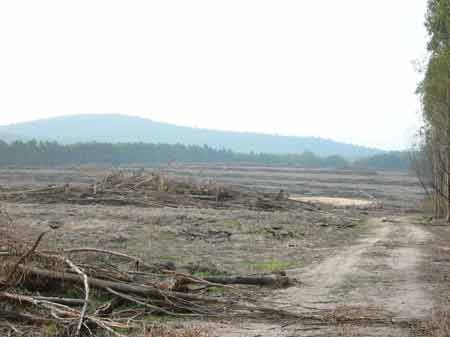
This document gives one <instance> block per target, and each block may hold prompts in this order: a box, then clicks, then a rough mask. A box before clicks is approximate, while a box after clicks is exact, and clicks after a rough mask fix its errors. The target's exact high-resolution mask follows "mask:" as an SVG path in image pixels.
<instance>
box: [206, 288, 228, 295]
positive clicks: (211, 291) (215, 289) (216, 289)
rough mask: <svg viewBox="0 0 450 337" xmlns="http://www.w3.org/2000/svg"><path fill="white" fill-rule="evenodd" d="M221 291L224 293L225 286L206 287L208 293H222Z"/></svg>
mask: <svg viewBox="0 0 450 337" xmlns="http://www.w3.org/2000/svg"><path fill="white" fill-rule="evenodd" d="M223 293H225V288H222V287H209V288H208V294H211V295H222V294H223Z"/></svg>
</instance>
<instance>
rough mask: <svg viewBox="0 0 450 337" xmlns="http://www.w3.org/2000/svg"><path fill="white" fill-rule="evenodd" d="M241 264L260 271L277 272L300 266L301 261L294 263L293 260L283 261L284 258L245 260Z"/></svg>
mask: <svg viewBox="0 0 450 337" xmlns="http://www.w3.org/2000/svg"><path fill="white" fill-rule="evenodd" d="M241 265H242V266H244V267H246V268H248V269H251V270H256V271H260V272H275V271H279V270H283V269H287V268H292V267H298V266H300V263H298V262H297V263H293V262H291V261H282V260H271V261H262V262H255V261H244V262H241Z"/></svg>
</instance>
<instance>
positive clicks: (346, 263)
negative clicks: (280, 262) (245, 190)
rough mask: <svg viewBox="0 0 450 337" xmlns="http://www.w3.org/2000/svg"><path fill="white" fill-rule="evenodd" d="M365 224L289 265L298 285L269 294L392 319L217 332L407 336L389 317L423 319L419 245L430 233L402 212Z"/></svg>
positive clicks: (302, 306)
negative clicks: (355, 234) (351, 240)
mask: <svg viewBox="0 0 450 337" xmlns="http://www.w3.org/2000/svg"><path fill="white" fill-rule="evenodd" d="M369 224H370V226H371V230H370V231H369V232H368V234H367V235H365V236H364V237H363V238H361V239H360V240H359V241H358V242H357V243H356V244H354V245H352V246H349V247H348V248H346V249H344V250H342V249H341V250H340V251H338V252H336V254H335V255H333V256H330V257H329V258H328V259H326V260H324V261H323V262H321V263H320V264H317V265H311V266H309V267H306V268H299V269H293V270H290V271H289V275H290V276H292V277H296V278H298V279H299V280H301V281H302V282H304V284H303V285H301V286H300V287H292V288H288V289H285V290H280V291H278V292H277V293H276V294H275V296H274V298H271V299H270V300H275V301H278V302H283V303H289V304H290V305H289V306H290V309H291V310H297V311H308V310H311V309H312V308H320V309H335V310H337V311H339V310H341V311H344V310H347V311H349V310H351V311H352V312H353V314H352V315H355V313H356V315H360V316H363V315H364V313H365V312H368V311H371V312H379V313H380V314H382V315H384V316H386V317H389V319H390V320H392V321H393V322H394V324H370V323H369V324H358V325H352V324H351V323H350V324H347V325H342V324H337V325H336V324H329V325H328V324H327V325H324V326H303V325H300V324H299V325H288V326H287V327H284V328H283V327H280V326H277V325H266V324H245V323H242V324H241V326H239V327H230V326H222V327H220V328H219V330H216V329H215V331H216V334H217V336H225V337H234V336H264V337H265V336H385V337H386V336H396V337H397V336H411V335H413V334H412V332H411V329H410V328H405V327H399V326H397V325H396V324H395V322H401V321H402V322H403V321H414V320H416V319H425V318H427V317H429V316H430V315H431V310H432V308H433V306H434V301H433V296H432V291H431V289H430V285H429V284H427V283H426V282H424V281H423V277H422V270H423V269H422V265H423V264H424V263H427V258H428V256H427V252H426V250H425V245H426V244H427V242H428V241H429V240H430V239H431V237H432V235H431V234H430V233H429V232H428V231H426V230H425V229H423V227H421V226H416V225H413V224H411V223H410V219H409V218H407V217H396V218H389V219H385V218H372V219H371V221H370V223H369ZM350 308H351V309H350Z"/></svg>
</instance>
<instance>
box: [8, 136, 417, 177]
mask: <svg viewBox="0 0 450 337" xmlns="http://www.w3.org/2000/svg"><path fill="white" fill-rule="evenodd" d="M173 161H175V162H179V163H212V162H216V163H218V162H223V163H256V164H265V165H299V166H304V167H310V168H351V167H356V168H363V169H364V168H365V169H377V170H383V169H388V170H405V169H408V167H409V159H408V155H407V153H405V152H390V153H385V154H381V155H376V156H372V157H368V158H363V159H360V160H357V161H355V162H350V161H348V160H346V159H344V158H343V157H340V156H328V157H320V156H317V155H315V154H314V153H312V152H310V151H305V152H303V153H302V154H289V155H279V154H267V153H248V154H247V153H237V152H233V151H231V150H226V149H215V148H212V147H209V146H206V145H204V146H197V145H182V144H175V145H172V144H151V143H118V144H111V143H97V142H92V143H77V144H68V145H61V144H58V143H56V142H39V141H28V142H23V141H15V142H12V143H7V142H3V141H0V166H1V167H50V166H67V165H83V164H93V165H95V164H97V165H112V166H119V165H132V164H134V165H160V164H166V163H169V162H173Z"/></svg>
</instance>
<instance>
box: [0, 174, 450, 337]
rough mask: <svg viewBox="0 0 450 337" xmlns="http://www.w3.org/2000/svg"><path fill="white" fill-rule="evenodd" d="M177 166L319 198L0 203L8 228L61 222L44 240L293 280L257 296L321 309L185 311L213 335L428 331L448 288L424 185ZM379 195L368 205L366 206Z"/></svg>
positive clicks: (66, 177)
mask: <svg viewBox="0 0 450 337" xmlns="http://www.w3.org/2000/svg"><path fill="white" fill-rule="evenodd" d="M159 171H163V172H164V173H166V174H170V175H172V176H174V177H183V178H186V177H189V178H193V179H197V180H199V181H213V182H215V183H217V184H219V183H220V184H229V185H230V186H233V188H238V189H242V190H245V191H256V190H257V191H265V192H273V193H275V192H278V191H279V190H283V191H284V192H285V193H288V194H290V195H291V197H294V198H297V197H298V198H300V199H299V200H300V201H308V202H310V203H313V204H314V205H317V206H318V207H317V209H313V210H311V209H305V208H301V207H299V208H290V209H284V210H274V211H270V212H268V211H263V210H255V209H250V208H233V207H229V208H226V209H217V208H198V207H185V206H183V207H179V208H169V207H136V206H134V205H122V206H112V205H79V204H70V203H53V204H48V203H36V202H29V201H28V202H27V200H26V199H25V200H22V201H20V200H19V201H14V202H11V201H10V202H3V203H2V204H1V207H2V210H4V211H7V212H8V214H10V216H11V217H12V218H13V219H14V223H15V228H14V230H15V231H20V232H22V233H23V235H24V236H28V237H30V238H33V237H35V236H36V235H37V234H38V233H40V232H41V231H42V230H43V229H45V228H47V227H48V226H49V225H51V224H55V223H56V224H58V226H60V227H61V228H60V229H58V230H57V231H55V232H54V233H53V234H52V236H49V239H47V242H46V243H45V244H46V245H47V246H48V247H49V248H51V249H62V248H63V247H64V248H71V247H80V246H92V247H99V248H104V249H115V250H119V251H123V252H126V253H132V254H135V255H138V256H139V257H141V258H143V259H144V260H146V261H148V262H149V263H150V262H161V261H166V262H167V261H169V262H171V263H174V264H175V266H176V267H177V268H178V269H180V270H188V271H189V272H202V273H226V274H264V273H273V272H280V271H285V272H286V273H287V275H288V276H290V277H292V278H295V279H297V280H299V284H297V285H295V286H292V287H289V288H286V289H264V288H261V289H257V290H255V291H254V296H256V297H259V298H262V299H264V300H265V301H267V303H271V305H272V306H273V307H276V308H284V309H288V310H290V311H293V312H302V313H308V312H315V311H317V310H327V311H328V312H329V317H328V319H326V320H324V322H323V324H317V323H315V324H314V325H310V324H309V325H308V324H305V323H304V322H296V321H292V320H290V321H272V320H269V321H268V320H264V319H261V320H257V319H256V320H248V319H245V320H244V319H243V320H239V319H232V320H225V321H207V320H203V321H197V320H196V321H190V322H189V324H195V325H197V326H201V327H206V328H208V330H209V331H210V335H212V336H225V337H232V336H252V337H256V336H380V337H381V336H433V334H432V333H433V332H432V331H431V330H430V329H420V327H421V326H423V323H424V322H428V321H430V320H431V319H432V317H433V312H434V311H435V310H437V308H444V309H445V308H447V307H448V296H449V294H450V283H449V282H448V279H449V278H450V249H448V248H447V247H448V239H449V235H450V233H449V229H448V227H447V226H443V224H439V223H432V222H430V221H429V219H428V218H427V217H424V216H423V215H422V214H421V213H419V212H418V210H419V208H418V207H419V206H418V204H419V202H420V200H421V198H422V197H423V195H422V194H421V191H420V186H418V184H417V183H416V182H415V180H414V178H413V177H411V176H408V175H405V174H401V173H389V174H388V173H381V172H349V171H323V170H322V171H320V170H306V169H299V168H275V167H250V166H235V167H230V166H212V167H205V166H183V167H167V168H164V169H159ZM106 174H107V173H106V172H104V171H102V170H98V169H91V170H86V169H84V170H78V169H70V170H69V169H65V170H59V171H58V170H53V171H42V170H4V171H1V172H0V184H3V187H4V188H8V189H9V188H18V187H19V186H20V187H24V186H27V187H32V186H34V187H36V186H46V185H48V184H60V183H69V184H80V183H81V184H90V183H93V182H95V181H96V180H98V179H100V177H104V176H105V175H106ZM374 205H376V207H373V206H374Z"/></svg>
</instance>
